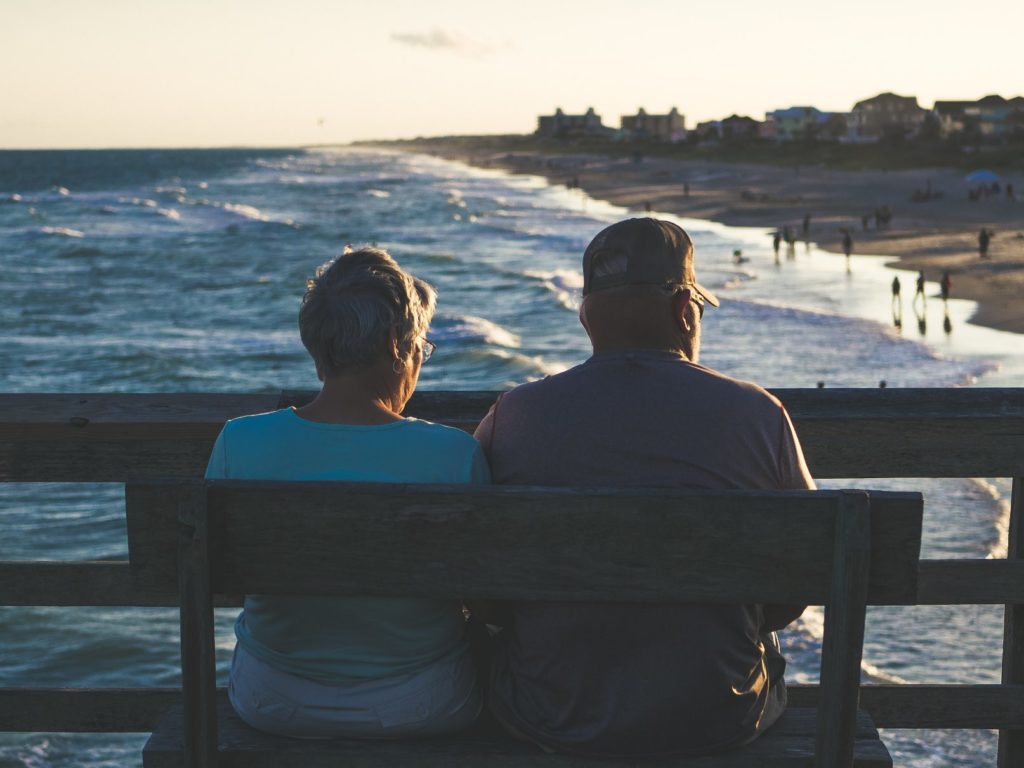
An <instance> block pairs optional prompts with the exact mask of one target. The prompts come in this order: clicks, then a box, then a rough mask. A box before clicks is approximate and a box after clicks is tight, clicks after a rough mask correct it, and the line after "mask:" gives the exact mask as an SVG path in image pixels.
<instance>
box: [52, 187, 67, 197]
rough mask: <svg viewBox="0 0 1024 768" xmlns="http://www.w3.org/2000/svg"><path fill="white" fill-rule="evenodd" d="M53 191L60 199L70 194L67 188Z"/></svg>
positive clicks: (55, 188)
mask: <svg viewBox="0 0 1024 768" xmlns="http://www.w3.org/2000/svg"><path fill="white" fill-rule="evenodd" d="M53 191H54V192H56V193H57V194H58V195H60V196H61V197H67V196H68V195H70V194H71V190H70V189H68V188H67V187H59V186H58V187H54V188H53Z"/></svg>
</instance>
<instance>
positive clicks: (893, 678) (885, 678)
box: [784, 605, 910, 685]
mask: <svg viewBox="0 0 1024 768" xmlns="http://www.w3.org/2000/svg"><path fill="white" fill-rule="evenodd" d="M793 630H796V631H797V632H801V633H803V634H804V635H806V636H807V637H808V638H810V639H811V640H812V641H813V644H814V645H815V646H820V645H821V641H822V639H823V638H824V637H825V610H824V608H823V607H822V606H820V605H809V606H807V608H806V609H805V610H804V612H803V615H802V616H800V618H798V619H797V620H796V621H795V622H794V623H793V624H791V625H790V628H789V630H788V631H793ZM784 650H786V649H784ZM860 669H861V672H863V673H864V674H866V675H868V676H870V677H871V678H873V679H874V680H877V681H878V682H880V683H888V684H891V685H905V684H908V683H909V682H910V681H909V680H905V679H903V678H902V677H900V676H899V675H897V674H895V673H894V672H887V671H886V670H884V669H882V668H881V667H879V666H877V665H876V664H872V663H871V662H870V661H868V660H867V659H865V658H863V657H862V658H861V662H860ZM786 676H787V677H792V679H793V680H794V682H816V681H813V680H810V679H805V676H802V675H798V674H794V675H790V674H789V672H788V671H787V675H786Z"/></svg>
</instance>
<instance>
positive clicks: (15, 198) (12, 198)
mask: <svg viewBox="0 0 1024 768" xmlns="http://www.w3.org/2000/svg"><path fill="white" fill-rule="evenodd" d="M21 200H22V197H21V195H19V194H18V193H17V192H12V193H11V194H10V195H8V196H7V197H5V198H3V199H0V203H20V202H21Z"/></svg>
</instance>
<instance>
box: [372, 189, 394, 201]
mask: <svg viewBox="0 0 1024 768" xmlns="http://www.w3.org/2000/svg"><path fill="white" fill-rule="evenodd" d="M366 194H368V195H369V196H370V197H379V198H382V199H383V198H385V197H391V193H390V192H385V191H384V190H383V189H368V190H366Z"/></svg>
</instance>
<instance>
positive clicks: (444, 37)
mask: <svg viewBox="0 0 1024 768" xmlns="http://www.w3.org/2000/svg"><path fill="white" fill-rule="evenodd" d="M391 39H392V40H393V41H395V42H396V43H400V44H402V45H407V46H409V47H410V48H426V49H428V50H432V51H450V52H452V53H459V54H462V55H464V56H483V55H484V54H487V53H490V52H491V48H490V46H487V45H485V44H483V43H481V42H478V41H476V40H471V39H470V38H468V37H466V36H465V35H462V34H459V33H458V32H452V31H449V30H445V29H440V28H437V27H435V28H434V29H432V30H430V31H429V32H392V33H391Z"/></svg>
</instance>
